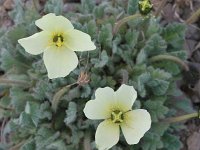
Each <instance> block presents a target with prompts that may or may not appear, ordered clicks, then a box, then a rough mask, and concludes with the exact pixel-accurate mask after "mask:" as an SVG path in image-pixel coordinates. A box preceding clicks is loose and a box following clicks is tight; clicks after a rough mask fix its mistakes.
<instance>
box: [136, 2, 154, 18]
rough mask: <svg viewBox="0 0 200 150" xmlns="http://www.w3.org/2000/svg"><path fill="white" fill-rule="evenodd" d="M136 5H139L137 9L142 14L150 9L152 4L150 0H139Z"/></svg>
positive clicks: (145, 13)
mask: <svg viewBox="0 0 200 150" xmlns="http://www.w3.org/2000/svg"><path fill="white" fill-rule="evenodd" d="M138 5H139V11H140V13H141V14H143V15H147V14H148V13H149V12H150V11H151V9H152V6H153V5H152V4H151V2H150V0H139V2H138Z"/></svg>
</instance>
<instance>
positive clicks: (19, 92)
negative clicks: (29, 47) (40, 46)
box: [0, 0, 193, 150]
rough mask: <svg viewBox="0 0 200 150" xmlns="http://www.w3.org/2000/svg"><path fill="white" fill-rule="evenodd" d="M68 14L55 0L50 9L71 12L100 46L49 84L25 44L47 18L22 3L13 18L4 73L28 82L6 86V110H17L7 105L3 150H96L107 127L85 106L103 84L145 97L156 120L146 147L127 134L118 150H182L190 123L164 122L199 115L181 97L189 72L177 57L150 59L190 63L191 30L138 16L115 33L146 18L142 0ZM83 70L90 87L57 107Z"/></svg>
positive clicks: (0, 88)
mask: <svg viewBox="0 0 200 150" xmlns="http://www.w3.org/2000/svg"><path fill="white" fill-rule="evenodd" d="M62 10H63V3H62V1H61V0H56V1H55V0H48V2H47V3H46V4H45V6H44V10H43V11H44V13H49V12H52V13H56V14H57V15H64V16H65V17H67V18H68V19H69V20H71V21H72V23H73V25H74V26H75V28H76V29H79V30H81V31H83V32H86V33H88V34H90V36H91V37H92V39H93V40H94V42H95V45H96V46H97V49H96V50H94V51H91V52H83V53H81V52H77V55H78V56H79V60H80V65H79V67H78V68H77V69H75V70H74V71H73V72H72V73H71V74H70V75H69V76H67V77H65V78H57V79H53V80H49V79H48V77H47V72H46V69H45V67H44V63H43V61H42V56H41V55H39V56H33V55H30V54H28V53H26V52H25V51H24V49H23V48H22V47H21V46H20V45H19V44H18V43H17V40H18V39H20V38H23V37H27V36H30V35H32V34H33V33H36V32H38V29H37V28H36V26H35V24H34V21H35V20H37V19H38V18H40V17H41V15H40V14H39V13H38V11H36V9H35V8H33V7H32V6H29V5H27V6H24V5H23V3H22V1H21V0H15V7H14V9H13V10H12V12H11V13H10V17H11V18H12V20H13V22H14V26H13V27H12V28H9V29H8V30H7V29H1V31H0V33H1V34H0V45H1V49H0V68H1V70H2V71H4V73H5V74H4V77H6V78H7V79H9V80H11V81H23V83H21V84H12V83H11V84H1V85H0V94H1V95H2V98H1V100H0V106H2V108H10V109H2V108H0V114H1V115H0V117H1V119H4V120H5V119H6V120H7V123H6V126H5V128H4V130H3V132H2V136H3V137H6V139H8V140H7V142H4V143H2V144H1V145H0V146H1V148H3V149H6V148H8V147H12V146H13V145H18V146H19V147H20V149H21V150H44V149H45V150H66V149H67V150H80V149H83V148H84V147H87V146H89V147H91V149H95V143H94V135H95V130H96V127H97V125H98V123H99V122H98V121H93V120H88V119H87V118H86V117H85V116H84V113H83V108H84V106H85V103H86V102H87V101H88V100H90V99H92V98H94V91H95V90H96V89H97V88H98V87H105V86H109V87H111V88H113V89H115V90H116V89H117V88H118V87H119V86H120V85H121V84H122V83H126V84H128V85H132V86H134V88H135V89H136V90H137V92H138V97H137V101H136V103H135V105H134V106H133V107H135V108H144V109H147V110H148V111H149V112H150V114H151V117H152V121H153V123H152V127H151V129H150V130H149V131H148V132H147V133H146V134H145V136H144V137H143V138H142V139H141V141H140V143H139V144H137V145H134V146H130V145H128V144H126V142H125V140H124V137H120V143H118V144H117V145H116V146H114V147H113V148H112V149H113V150H122V149H131V150H133V149H134V150H139V149H142V150H157V149H163V150H179V149H180V148H181V147H182V143H181V142H180V140H179V137H178V136H177V135H176V132H177V131H179V130H180V129H181V127H182V126H180V127H179V126H178V127H177V126H176V127H175V126H172V125H169V124H166V123H163V122H162V119H164V118H166V117H170V116H175V115H176V113H177V111H179V110H181V111H185V112H192V111H193V110H192V107H191V106H190V103H189V101H188V99H186V98H183V99H180V100H179V101H177V100H174V99H175V97H177V96H180V95H181V94H182V93H181V91H180V90H179V89H177V87H176V81H177V80H179V79H181V72H182V69H181V67H180V66H179V65H178V64H176V63H175V62H172V61H170V60H160V61H156V62H151V61H150V60H151V58H152V57H154V56H157V55H160V54H162V55H173V56H176V57H178V58H180V59H182V60H185V59H186V53H185V51H184V50H183V42H184V35H185V25H183V24H179V23H173V24H170V25H167V26H164V27H163V26H161V25H160V24H159V20H158V19H156V18H154V17H146V18H138V19H135V20H130V21H129V22H128V23H127V24H124V25H123V26H121V27H120V29H119V31H118V33H117V34H115V35H113V34H112V30H113V27H114V25H115V22H117V20H118V19H119V17H120V18H123V17H126V16H128V15H133V14H135V13H138V5H137V0H129V1H128V3H126V2H124V1H121V0H115V1H113V2H111V1H103V2H102V3H100V4H99V5H96V4H95V3H94V1H93V0H82V3H81V4H80V5H79V4H78V6H77V12H76V13H74V12H68V13H63V11H62ZM36 48H37V47H36ZM81 71H85V72H87V73H88V74H89V75H90V82H89V83H88V84H85V85H82V86H76V85H75V86H71V87H70V88H69V89H67V92H66V93H65V94H64V96H62V97H60V100H59V102H58V103H57V102H56V103H54V102H53V97H54V95H55V94H56V92H58V91H59V90H60V89H61V88H62V87H64V86H66V85H69V84H72V83H74V82H76V81H77V79H78V75H79V74H80V72H81ZM179 104H180V105H179ZM52 105H57V106H52ZM54 107H56V108H57V109H56V111H55V110H54V109H52V108H54ZM141 117H142V116H141ZM1 148H0V149H1ZM85 149H86V148H85Z"/></svg>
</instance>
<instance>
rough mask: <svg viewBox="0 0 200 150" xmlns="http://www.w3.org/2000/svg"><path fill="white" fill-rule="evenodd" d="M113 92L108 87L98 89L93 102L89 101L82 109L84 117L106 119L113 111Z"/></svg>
mask: <svg viewBox="0 0 200 150" xmlns="http://www.w3.org/2000/svg"><path fill="white" fill-rule="evenodd" d="M114 94H115V93H114V90H113V89H112V88H110V87H104V88H98V89H97V90H96V91H95V100H90V101H88V102H87V103H86V105H85V108H84V113H85V116H86V117H87V118H89V119H108V118H110V116H111V112H112V110H113V107H114V105H113V103H114V102H115V99H114Z"/></svg>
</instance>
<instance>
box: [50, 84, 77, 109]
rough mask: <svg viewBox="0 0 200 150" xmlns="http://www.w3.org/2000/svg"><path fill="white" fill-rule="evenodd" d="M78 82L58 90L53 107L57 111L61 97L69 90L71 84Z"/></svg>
mask: <svg viewBox="0 0 200 150" xmlns="http://www.w3.org/2000/svg"><path fill="white" fill-rule="evenodd" d="M75 84H77V82H75V83H73V84H70V85H67V86H65V87H63V88H62V89H60V90H59V91H58V92H56V94H55V95H54V97H53V100H52V109H53V110H54V111H55V112H56V110H57V108H58V104H59V102H60V99H61V97H62V96H63V95H64V94H65V93H66V92H68V90H69V89H70V87H71V86H73V85H75Z"/></svg>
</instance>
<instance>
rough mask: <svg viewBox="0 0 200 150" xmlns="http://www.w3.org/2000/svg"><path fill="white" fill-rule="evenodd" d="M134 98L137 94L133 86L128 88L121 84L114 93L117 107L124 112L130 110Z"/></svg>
mask: <svg viewBox="0 0 200 150" xmlns="http://www.w3.org/2000/svg"><path fill="white" fill-rule="evenodd" d="M136 97H137V92H136V91H135V89H134V88H133V86H128V85H125V84H122V85H121V86H120V88H119V89H118V90H117V91H116V92H115V99H116V101H117V105H119V107H120V108H121V109H122V111H124V112H126V111H128V110H131V108H132V106H133V103H134V102H135V100H136Z"/></svg>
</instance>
